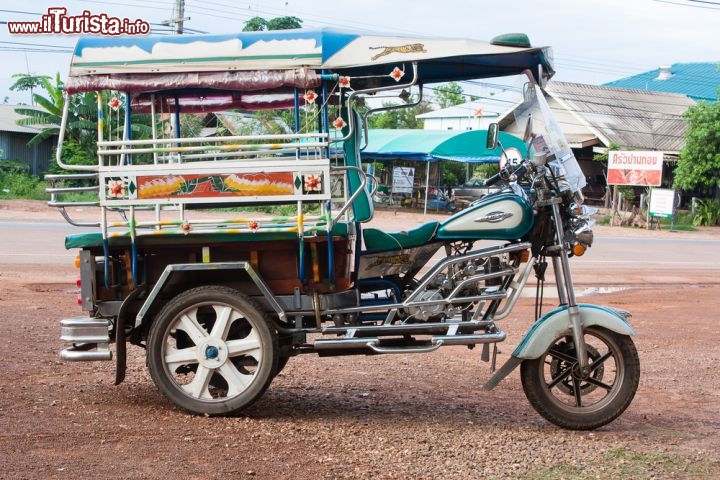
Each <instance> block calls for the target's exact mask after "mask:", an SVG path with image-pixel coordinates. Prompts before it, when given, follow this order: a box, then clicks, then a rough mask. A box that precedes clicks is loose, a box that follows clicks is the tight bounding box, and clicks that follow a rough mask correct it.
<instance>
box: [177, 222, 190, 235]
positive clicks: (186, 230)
mask: <svg viewBox="0 0 720 480" xmlns="http://www.w3.org/2000/svg"><path fill="white" fill-rule="evenodd" d="M180 228H182V231H183V233H184V234H185V235H187V234H188V233H190V230H192V226H190V222H188V221H187V220H185V221H184V222H183V224H182V226H181V227H180Z"/></svg>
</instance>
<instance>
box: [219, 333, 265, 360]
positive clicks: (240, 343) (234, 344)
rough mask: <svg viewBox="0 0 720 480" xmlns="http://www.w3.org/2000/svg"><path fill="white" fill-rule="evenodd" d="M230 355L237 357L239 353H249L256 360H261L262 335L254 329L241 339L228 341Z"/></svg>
mask: <svg viewBox="0 0 720 480" xmlns="http://www.w3.org/2000/svg"><path fill="white" fill-rule="evenodd" d="M227 347H228V356H229V357H237V356H239V355H248V356H251V357H253V358H254V359H255V360H258V361H259V360H260V354H261V351H262V343H261V342H260V337H258V335H257V333H255V331H254V330H253V331H252V332H250V335H248V336H247V337H245V338H243V339H240V340H230V341H229V342H227Z"/></svg>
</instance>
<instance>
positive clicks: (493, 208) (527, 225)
mask: <svg viewBox="0 0 720 480" xmlns="http://www.w3.org/2000/svg"><path fill="white" fill-rule="evenodd" d="M534 221H535V216H534V214H533V209H532V205H531V204H530V202H529V201H528V200H527V199H526V198H525V196H524V195H518V193H517V192H510V191H502V192H497V193H491V194H490V195H487V196H485V197H483V199H482V200H480V201H479V202H478V203H477V204H476V205H474V206H472V207H470V208H466V209H465V210H462V211H461V212H459V213H456V214H455V215H453V216H452V217H450V218H448V219H447V220H445V221H444V222H443V223H442V224H441V225H440V228H439V229H438V233H437V238H438V239H439V240H517V239H520V238H522V237H523V236H525V235H526V234H527V233H528V232H529V231H530V229H531V228H532V227H533V224H534Z"/></svg>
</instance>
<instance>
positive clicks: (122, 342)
mask: <svg viewBox="0 0 720 480" xmlns="http://www.w3.org/2000/svg"><path fill="white" fill-rule="evenodd" d="M144 291H145V288H144V287H139V288H136V289H135V290H133V291H132V292H130V294H129V295H128V296H127V297H126V298H125V301H124V302H123V303H122V305H121V306H120V311H119V312H118V316H117V320H116V322H115V358H116V360H115V385H120V384H121V383H122V382H123V380H125V372H126V370H127V339H126V338H125V325H126V324H127V323H128V321H129V320H131V319H130V318H128V316H129V311H130V310H132V311H137V308H135V309H131V308H130V307H129V306H130V304H132V303H134V302H135V300H136V299H137V298H138V297H139V296H140V294H141V293H143V292H144ZM130 325H132V323H130Z"/></svg>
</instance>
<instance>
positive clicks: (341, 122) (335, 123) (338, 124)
mask: <svg viewBox="0 0 720 480" xmlns="http://www.w3.org/2000/svg"><path fill="white" fill-rule="evenodd" d="M345 125H347V123H345V120H343V119H342V117H338V118H336V119H335V120H333V127H335V128H336V129H338V130H342V129H343V128H345Z"/></svg>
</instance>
